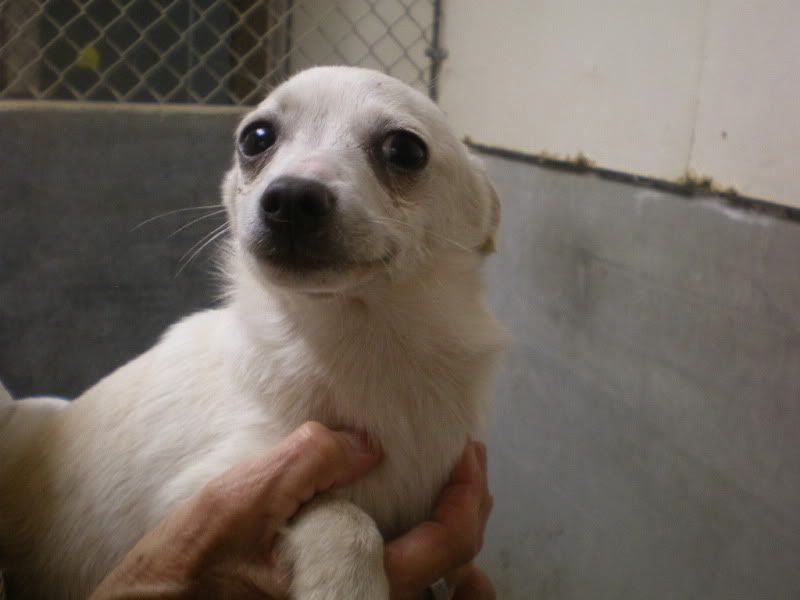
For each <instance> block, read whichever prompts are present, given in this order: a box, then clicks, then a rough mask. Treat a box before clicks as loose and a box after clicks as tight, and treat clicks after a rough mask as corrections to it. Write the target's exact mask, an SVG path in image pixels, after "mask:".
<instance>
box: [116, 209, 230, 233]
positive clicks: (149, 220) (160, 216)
mask: <svg viewBox="0 0 800 600" xmlns="http://www.w3.org/2000/svg"><path fill="white" fill-rule="evenodd" d="M219 207H220V205H219V203H217V204H206V205H204V206H187V207H185V208H176V209H175V210H168V211H167V212H164V213H161V214H159V215H155V216H154V217H150V218H149V219H145V220H144V221H142V222H141V223H139V224H138V225H136V226H135V227H134V228H133V229H131V232H133V231H136V230H137V229H139V228H140V227H143V226H144V225H147V224H148V223H150V222H152V221H155V220H156V219H163V218H164V217H168V216H170V215H176V214H178V213H182V212H187V211H190V210H208V209H211V208H219ZM223 210H224V209H223Z"/></svg>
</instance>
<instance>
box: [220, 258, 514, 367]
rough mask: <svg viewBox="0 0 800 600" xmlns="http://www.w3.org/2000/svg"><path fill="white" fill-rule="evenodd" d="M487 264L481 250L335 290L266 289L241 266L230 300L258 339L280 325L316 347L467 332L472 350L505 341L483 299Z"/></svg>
mask: <svg viewBox="0 0 800 600" xmlns="http://www.w3.org/2000/svg"><path fill="white" fill-rule="evenodd" d="M480 262H481V261H480V258H479V257H477V256H476V257H474V258H473V257H469V258H468V259H467V260H461V261H457V262H449V263H438V264H428V265H423V266H421V267H420V268H419V269H417V270H415V272H414V273H413V274H411V275H406V276H404V277H398V278H393V279H390V278H388V277H387V278H380V279H376V280H375V281H373V282H371V283H369V284H367V285H364V286H361V287H360V288H359V289H358V290H355V291H353V292H350V293H332V294H320V293H307V292H301V291H296V290H284V289H280V288H271V289H267V288H265V287H264V286H263V283H261V282H259V281H257V280H256V277H255V276H253V275H252V274H249V275H247V276H245V275H244V274H243V273H241V272H240V273H241V275H242V276H240V277H237V280H236V284H235V287H234V288H233V290H232V294H231V302H230V306H231V308H232V309H233V310H234V312H235V313H236V315H237V317H238V319H239V321H240V322H241V323H243V324H244V326H245V328H246V330H247V331H248V332H249V333H250V334H252V335H255V336H256V337H258V334H259V331H261V330H263V329H264V328H267V329H268V330H269V332H268V335H269V336H270V337H272V336H274V333H275V328H276V326H279V327H280V328H281V329H283V330H284V331H285V334H286V336H287V337H288V336H293V337H297V336H299V337H301V338H303V339H305V340H306V341H307V342H308V343H309V344H311V345H317V344H323V345H329V344H334V345H335V344H337V343H341V342H345V341H348V340H352V339H353V338H354V337H355V338H358V339H361V341H363V342H364V343H371V342H379V343H386V342H387V341H390V339H391V338H393V337H398V338H402V339H403V340H404V342H406V343H408V342H412V343H413V342H416V343H418V344H428V343H429V342H430V341H431V339H435V340H437V341H440V342H441V341H452V342H456V341H459V340H463V338H464V336H465V335H466V337H467V338H469V341H468V342H466V340H464V341H465V343H466V344H467V345H468V348H465V351H466V350H468V351H469V352H470V353H473V352H475V351H481V350H483V349H484V347H486V346H491V347H492V348H496V347H498V346H502V345H503V344H504V339H503V338H504V334H503V333H502V332H501V330H500V329H499V327H498V326H497V324H496V322H495V321H494V319H493V318H492V317H491V316H490V314H489V312H488V310H487V309H486V306H485V304H484V301H483V278H482V275H481V273H480ZM266 319H269V321H265V320H266ZM276 319H279V320H280V321H281V322H280V323H276ZM471 333H475V334H477V335H470V334H471ZM409 338H411V339H409Z"/></svg>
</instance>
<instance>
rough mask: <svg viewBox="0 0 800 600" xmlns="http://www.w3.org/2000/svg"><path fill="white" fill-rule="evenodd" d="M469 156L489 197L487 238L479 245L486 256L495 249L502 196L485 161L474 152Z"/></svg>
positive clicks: (482, 188)
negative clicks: (498, 192)
mask: <svg viewBox="0 0 800 600" xmlns="http://www.w3.org/2000/svg"><path fill="white" fill-rule="evenodd" d="M469 158H470V163H471V164H472V168H473V171H474V172H475V174H476V175H477V177H478V180H479V185H480V187H481V190H482V193H484V194H486V196H487V197H488V198H489V219H488V223H487V226H486V238H485V240H484V242H483V243H482V244H481V245H480V246H478V252H480V253H481V254H482V255H484V256H488V255H489V254H493V253H494V251H495V238H496V236H497V227H498V226H499V225H500V196H499V195H498V194H497V190H496V189H495V187H494V184H493V183H492V181H491V180H490V179H489V175H488V174H487V173H486V167H485V166H484V164H483V161H482V160H481V159H479V158H478V157H477V156H475V155H474V154H470V157H469Z"/></svg>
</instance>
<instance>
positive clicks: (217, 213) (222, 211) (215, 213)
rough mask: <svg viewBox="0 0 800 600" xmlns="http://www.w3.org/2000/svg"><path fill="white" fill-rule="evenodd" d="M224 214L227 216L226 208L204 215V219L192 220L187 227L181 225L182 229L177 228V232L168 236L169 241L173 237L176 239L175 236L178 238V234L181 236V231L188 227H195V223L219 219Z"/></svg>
mask: <svg viewBox="0 0 800 600" xmlns="http://www.w3.org/2000/svg"><path fill="white" fill-rule="evenodd" d="M222 214H225V209H224V208H222V209H220V210H215V211H214V212H211V213H209V214H207V215H203V216H202V217H198V218H196V219H192V220H191V221H189V222H188V223H186V224H185V225H181V226H180V227H178V228H177V229H176V230H175V231H173V232H172V233H170V234H169V235H168V236H167V239H170V238H172V237H175V236H176V235H177V234H179V233H180V232H181V231H183V230H184V229H186V228H187V227H191V226H192V225H194V224H195V223H199V222H200V221H202V220H204V219H209V218H211V217H218V216H219V215H222Z"/></svg>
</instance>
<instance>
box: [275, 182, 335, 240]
mask: <svg viewBox="0 0 800 600" xmlns="http://www.w3.org/2000/svg"><path fill="white" fill-rule="evenodd" d="M334 203H335V199H334V196H333V194H332V193H331V191H330V190H329V189H328V188H327V187H326V186H325V185H324V184H322V183H320V182H319V181H315V180H314V179H304V178H302V177H289V176H284V177H278V178H277V179H276V180H275V181H273V182H272V183H270V184H269V185H268V186H267V189H266V190H265V191H264V195H263V196H262V197H261V211H262V213H263V215H264V221H265V223H266V224H267V226H268V227H269V228H270V229H275V230H281V229H289V230H291V232H292V233H295V232H297V233H304V232H305V233H307V232H310V231H313V230H315V229H317V228H318V227H320V226H321V225H322V224H323V223H324V222H325V220H326V217H327V216H328V215H329V214H330V213H331V211H332V210H333V205H334Z"/></svg>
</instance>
